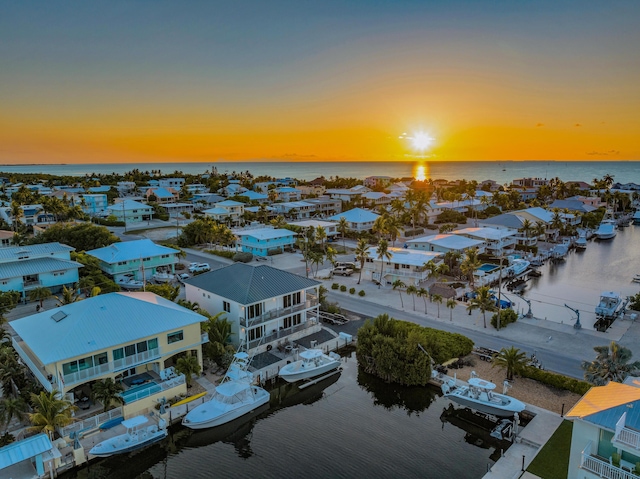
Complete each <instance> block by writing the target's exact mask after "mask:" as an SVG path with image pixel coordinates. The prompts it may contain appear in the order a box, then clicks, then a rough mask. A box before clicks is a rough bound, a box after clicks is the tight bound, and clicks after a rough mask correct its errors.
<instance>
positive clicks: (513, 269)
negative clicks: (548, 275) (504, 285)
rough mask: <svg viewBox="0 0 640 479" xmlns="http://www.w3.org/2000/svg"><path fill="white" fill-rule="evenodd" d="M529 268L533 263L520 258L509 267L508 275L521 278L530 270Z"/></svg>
mask: <svg viewBox="0 0 640 479" xmlns="http://www.w3.org/2000/svg"><path fill="white" fill-rule="evenodd" d="M529 266H531V263H530V262H529V261H527V260H526V259H520V258H518V259H514V260H513V261H512V262H511V264H510V265H509V268H508V275H509V276H520V275H521V274H522V273H524V272H525V271H526V270H527V269H528V268H529Z"/></svg>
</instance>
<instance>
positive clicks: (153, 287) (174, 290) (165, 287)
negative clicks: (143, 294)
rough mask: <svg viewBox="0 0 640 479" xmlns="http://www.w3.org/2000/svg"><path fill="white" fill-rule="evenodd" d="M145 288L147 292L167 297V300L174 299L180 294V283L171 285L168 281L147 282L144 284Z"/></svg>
mask: <svg viewBox="0 0 640 479" xmlns="http://www.w3.org/2000/svg"><path fill="white" fill-rule="evenodd" d="M145 290H146V291H148V292H149V293H154V294H157V295H158V296H162V297H163V298H164V299H168V300H169V301H175V300H176V298H177V297H178V295H179V294H180V285H179V284H177V285H175V286H173V285H171V284H169V283H162V284H148V285H146V286H145Z"/></svg>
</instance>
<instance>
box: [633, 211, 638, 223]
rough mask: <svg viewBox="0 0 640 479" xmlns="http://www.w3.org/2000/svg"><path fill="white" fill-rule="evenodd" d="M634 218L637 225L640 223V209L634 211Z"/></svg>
mask: <svg viewBox="0 0 640 479" xmlns="http://www.w3.org/2000/svg"><path fill="white" fill-rule="evenodd" d="M632 219H633V223H634V224H636V225H640V210H636V211H635V212H634V213H633V217H632Z"/></svg>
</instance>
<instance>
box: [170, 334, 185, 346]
mask: <svg viewBox="0 0 640 479" xmlns="http://www.w3.org/2000/svg"><path fill="white" fill-rule="evenodd" d="M183 339H184V334H183V332H182V331H176V332H175V333H169V334H167V343H169V344H173V343H177V342H178V341H182V340H183Z"/></svg>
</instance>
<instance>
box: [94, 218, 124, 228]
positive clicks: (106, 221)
mask: <svg viewBox="0 0 640 479" xmlns="http://www.w3.org/2000/svg"><path fill="white" fill-rule="evenodd" d="M93 222H94V223H97V224H99V225H101V226H124V225H125V224H124V221H118V220H116V219H115V216H113V215H112V216H109V217H108V218H93Z"/></svg>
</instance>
